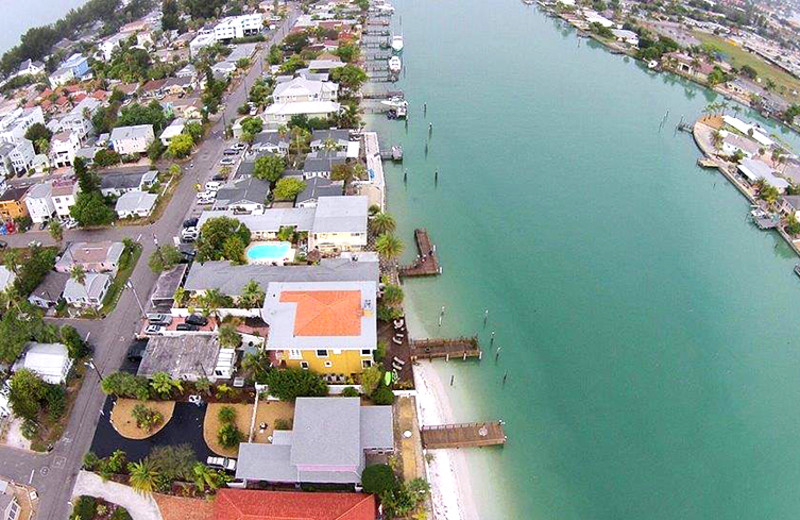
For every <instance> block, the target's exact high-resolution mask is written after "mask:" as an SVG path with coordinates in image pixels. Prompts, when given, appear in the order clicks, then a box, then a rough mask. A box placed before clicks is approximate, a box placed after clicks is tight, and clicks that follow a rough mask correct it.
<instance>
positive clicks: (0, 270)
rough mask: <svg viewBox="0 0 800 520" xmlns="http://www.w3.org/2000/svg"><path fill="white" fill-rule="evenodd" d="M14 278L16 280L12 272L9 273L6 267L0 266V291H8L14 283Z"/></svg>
mask: <svg viewBox="0 0 800 520" xmlns="http://www.w3.org/2000/svg"><path fill="white" fill-rule="evenodd" d="M14 278H16V275H15V274H14V272H13V271H10V270H9V269H8V268H7V267H6V266H2V265H0V291H5V290H6V289H8V287H9V286H10V285H11V284H12V283H14Z"/></svg>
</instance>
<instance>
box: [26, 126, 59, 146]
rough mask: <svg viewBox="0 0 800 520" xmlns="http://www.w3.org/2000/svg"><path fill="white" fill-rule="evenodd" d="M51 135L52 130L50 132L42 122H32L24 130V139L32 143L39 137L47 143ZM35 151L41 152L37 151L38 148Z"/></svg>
mask: <svg viewBox="0 0 800 520" xmlns="http://www.w3.org/2000/svg"><path fill="white" fill-rule="evenodd" d="M51 137H53V132H51V131H50V130H49V129H48V128H47V127H46V126H44V125H43V124H42V123H34V124H32V125H31V126H29V127H28V129H27V130H25V139H27V140H29V141H31V142H33V143H34V144H35V143H36V142H37V141H39V140H41V139H44V140H45V141H46V142H47V143H49V142H50V138H51ZM36 151H37V153H42V152H39V150H38V149H37V150H36Z"/></svg>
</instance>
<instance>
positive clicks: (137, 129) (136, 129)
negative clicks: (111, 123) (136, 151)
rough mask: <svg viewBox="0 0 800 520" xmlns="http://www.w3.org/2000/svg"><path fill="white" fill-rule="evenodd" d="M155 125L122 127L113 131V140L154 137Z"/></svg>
mask: <svg viewBox="0 0 800 520" xmlns="http://www.w3.org/2000/svg"><path fill="white" fill-rule="evenodd" d="M153 135H154V134H153V125H135V126H120V127H117V128H115V129H113V130H111V138H110V139H111V140H112V141H119V140H121V139H135V138H137V137H153Z"/></svg>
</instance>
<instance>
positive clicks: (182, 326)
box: [175, 323, 200, 332]
mask: <svg viewBox="0 0 800 520" xmlns="http://www.w3.org/2000/svg"><path fill="white" fill-rule="evenodd" d="M175 330H180V331H183V332H194V331H197V330H200V327H198V326H197V325H193V324H191V323H178V325H176V326H175Z"/></svg>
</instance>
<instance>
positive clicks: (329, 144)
mask: <svg viewBox="0 0 800 520" xmlns="http://www.w3.org/2000/svg"><path fill="white" fill-rule="evenodd" d="M322 148H323V149H325V151H327V152H333V151H336V141H334V140H333V139H331V138H330V137H328V138H326V139H325V141H323V142H322Z"/></svg>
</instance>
